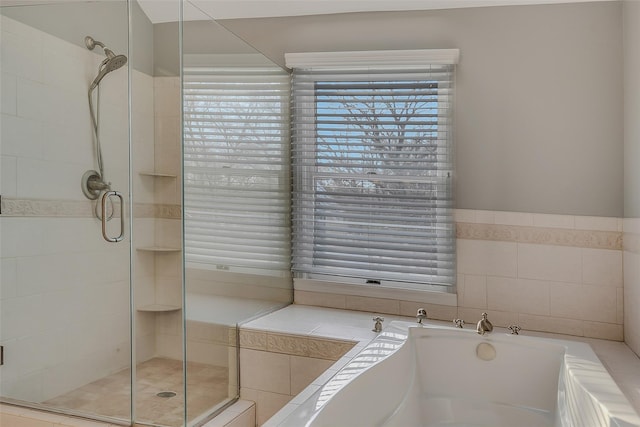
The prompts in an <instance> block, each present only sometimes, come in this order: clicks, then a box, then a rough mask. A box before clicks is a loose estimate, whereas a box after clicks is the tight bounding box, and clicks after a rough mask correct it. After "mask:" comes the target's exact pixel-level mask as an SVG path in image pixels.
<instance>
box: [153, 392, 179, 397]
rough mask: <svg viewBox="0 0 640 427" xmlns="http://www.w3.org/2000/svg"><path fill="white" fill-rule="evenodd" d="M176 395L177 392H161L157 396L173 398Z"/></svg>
mask: <svg viewBox="0 0 640 427" xmlns="http://www.w3.org/2000/svg"><path fill="white" fill-rule="evenodd" d="M175 395H176V392H175V391H161V392H160V393H158V394H156V396H158V397H173V396H175Z"/></svg>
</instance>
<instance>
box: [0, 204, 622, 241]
mask: <svg viewBox="0 0 640 427" xmlns="http://www.w3.org/2000/svg"><path fill="white" fill-rule="evenodd" d="M93 209H94V202H92V201H89V200H40V199H13V198H6V197H3V198H2V200H1V205H0V212H1V213H2V216H4V217H54V218H64V217H68V218H92V217H93V216H94V214H93ZM134 216H135V217H136V218H162V219H180V218H181V217H182V207H181V206H180V205H175V204H156V203H135V204H134ZM622 234H623V233H622V232H619V231H601V230H580V229H569V228H553V227H536V226H523V225H504V224H489V223H482V222H473V223H472V222H463V221H460V222H457V223H456V237H457V238H458V239H469V240H490V241H501V242H519V243H535V244H547V245H556V246H572V247H581V248H591V249H612V250H622V247H623V245H622V244H623V241H622Z"/></svg>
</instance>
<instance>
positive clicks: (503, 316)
mask: <svg viewBox="0 0 640 427" xmlns="http://www.w3.org/2000/svg"><path fill="white" fill-rule="evenodd" d="M483 311H484V310H480V309H477V308H465V307H460V308H458V317H459V318H460V319H462V320H464V321H465V325H466V326H465V328H471V329H474V328H475V327H476V325H477V323H478V321H479V320H480V319H482V313H483ZM487 314H488V319H489V320H490V321H491V323H493V325H494V326H500V327H506V326H509V325H513V324H517V323H518V313H513V312H507V311H497V310H489V311H487Z"/></svg>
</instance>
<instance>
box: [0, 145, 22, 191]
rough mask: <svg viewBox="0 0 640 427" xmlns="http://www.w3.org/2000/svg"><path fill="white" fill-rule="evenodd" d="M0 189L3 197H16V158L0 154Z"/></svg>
mask: <svg viewBox="0 0 640 427" xmlns="http://www.w3.org/2000/svg"><path fill="white" fill-rule="evenodd" d="M0 191H1V193H0V194H2V196H4V197H16V196H17V194H18V158H17V157H13V156H5V155H2V156H0Z"/></svg>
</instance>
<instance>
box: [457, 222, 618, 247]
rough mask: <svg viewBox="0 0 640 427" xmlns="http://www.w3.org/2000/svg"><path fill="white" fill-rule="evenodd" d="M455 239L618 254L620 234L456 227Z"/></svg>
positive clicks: (466, 224)
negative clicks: (550, 246) (605, 251)
mask: <svg viewBox="0 0 640 427" xmlns="http://www.w3.org/2000/svg"><path fill="white" fill-rule="evenodd" d="M456 237H457V238H458V239H468V240H490V241H500V242H518V243H535V244H544V245H555V246H572V247H579V248H590V249H612V250H622V232H617V231H597V230H573V229H563V228H545V227H528V226H519V225H498V224H471V223H466V222H459V223H457V224H456Z"/></svg>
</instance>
